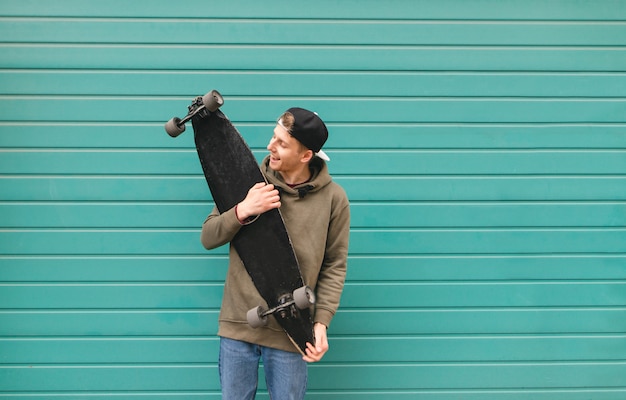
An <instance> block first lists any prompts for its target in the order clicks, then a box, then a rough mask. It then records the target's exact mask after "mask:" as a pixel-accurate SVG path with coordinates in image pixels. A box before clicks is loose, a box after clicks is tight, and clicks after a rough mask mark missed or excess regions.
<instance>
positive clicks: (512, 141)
mask: <svg viewBox="0 0 626 400" xmlns="http://www.w3.org/2000/svg"><path fill="white" fill-rule="evenodd" d="M279 112H282V111H279ZM268 118H271V116H269V115H268V116H267V118H266V119H268ZM233 122H234V124H235V126H236V127H237V129H238V130H239V132H240V133H241V134H242V136H243V137H244V139H245V140H246V141H247V143H248V144H249V146H250V147H251V148H254V149H257V150H261V149H264V148H265V146H267V143H268V141H269V135H270V133H271V132H272V129H273V128H274V124H273V123H272V122H269V123H266V124H262V123H257V124H255V123H244V122H242V123H240V122H237V121H233ZM163 123H164V122H163ZM163 123H106V124H101V123H47V122H46V123H37V122H23V123H18V122H16V123H10V122H3V123H2V122H0V143H2V146H3V147H6V148H46V147H50V148H64V149H72V148H99V149H107V148H117V149H119V148H125V149H133V148H140V149H146V148H153V149H156V148H159V149H160V148H186V149H194V148H195V147H194V143H193V139H192V136H193V135H192V134H191V130H190V131H189V132H187V133H185V134H184V136H182V137H180V138H177V139H172V138H171V137H169V136H168V135H166V134H165V130H164V129H163ZM328 128H329V131H330V136H329V138H328V142H327V143H326V145H325V146H324V148H325V149H326V150H327V152H328V153H329V154H330V155H331V156H332V155H333V149H341V148H344V149H351V148H352V149H353V148H358V149H450V148H456V149H506V150H510V149H529V148H532V149H624V148H626V128H625V125H623V124H600V125H590V124H578V125H576V124H570V125H567V124H554V125H553V124H546V125H541V124H525V125H524V124H521V125H518V124H482V125H481V124H458V125H455V124H430V125H429V124H376V123H368V124H336V123H328ZM329 149H330V150H329ZM331 169H332V164H331Z"/></svg>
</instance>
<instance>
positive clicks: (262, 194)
mask: <svg viewBox="0 0 626 400" xmlns="http://www.w3.org/2000/svg"><path fill="white" fill-rule="evenodd" d="M278 207H280V195H279V193H278V190H277V189H275V188H274V185H272V184H266V183H265V182H259V183H257V184H255V185H254V186H252V187H251V188H250V190H248V194H247V196H246V198H245V199H243V200H242V201H241V202H240V203H239V204H237V219H239V221H246V220H248V219H249V218H251V217H255V216H257V215H260V214H263V213H264V212H266V211H269V210H272V209H274V208H278Z"/></svg>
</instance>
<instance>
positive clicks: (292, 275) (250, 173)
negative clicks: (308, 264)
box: [165, 90, 315, 354]
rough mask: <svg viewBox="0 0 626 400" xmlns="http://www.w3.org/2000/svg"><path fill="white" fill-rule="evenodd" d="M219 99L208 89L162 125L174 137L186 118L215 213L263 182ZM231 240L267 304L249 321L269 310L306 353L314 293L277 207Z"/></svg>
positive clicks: (259, 321) (258, 321)
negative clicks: (180, 114) (181, 113)
mask: <svg viewBox="0 0 626 400" xmlns="http://www.w3.org/2000/svg"><path fill="white" fill-rule="evenodd" d="M223 104H224V100H223V97H222V96H221V95H220V94H219V93H218V92H217V91H216V90H213V91H211V92H209V93H207V94H206V95H204V96H202V97H197V98H196V99H195V100H194V101H193V102H192V104H191V105H190V106H189V112H188V114H187V116H186V117H185V118H183V119H180V118H177V117H174V118H172V119H171V120H170V121H168V122H167V123H166V124H165V130H166V131H167V133H168V134H169V135H170V136H172V137H176V136H178V135H180V134H181V133H182V132H184V130H185V123H186V122H188V121H190V120H191V122H192V126H193V130H194V140H195V144H196V149H197V152H198V157H199V159H200V163H201V165H202V170H203V171H204V176H205V178H206V181H207V184H208V186H209V189H210V191H211V194H212V196H213V200H214V201H215V205H216V207H217V209H218V210H219V211H220V213H222V212H225V211H227V210H230V209H231V208H232V207H234V206H235V205H236V204H237V203H239V202H240V201H242V200H243V199H244V198H245V197H246V195H247V193H248V190H249V189H250V188H251V187H252V186H254V185H255V184H256V183H258V182H266V180H265V177H264V176H263V174H262V173H261V170H260V168H259V165H258V163H257V161H256V159H255V157H254V155H253V154H252V151H251V150H250V148H249V147H248V145H247V144H246V142H245V141H244V139H243V137H242V136H241V135H240V134H239V132H238V131H237V129H236V128H235V127H234V126H233V124H232V123H231V121H230V120H229V119H228V118H227V117H226V115H224V114H223V113H222V111H221V110H220V109H219V108H220V107H221V106H222V105H223ZM231 243H232V245H233V246H234V247H235V249H236V250H237V253H238V254H239V257H240V258H241V260H242V262H243V264H244V266H245V268H246V270H247V271H248V274H249V275H250V277H251V278H252V281H253V283H254V285H255V287H256V288H257V290H258V291H259V294H260V295H261V297H262V298H263V299H264V300H265V302H266V303H267V308H266V307H265V306H263V305H259V306H257V307H255V308H253V309H251V310H249V311H248V313H247V316H246V318H247V321H248V323H249V324H250V325H251V326H252V327H255V328H257V327H259V326H262V325H264V324H265V323H267V318H268V317H270V316H272V315H273V316H274V317H275V318H276V320H277V321H278V323H279V324H280V326H281V327H282V328H283V330H284V331H285V332H286V334H287V335H288V336H289V338H290V339H291V341H292V343H293V344H294V345H295V347H296V348H297V349H298V350H299V351H300V352H301V353H302V354H305V351H306V343H307V342H308V343H312V344H314V343H315V339H314V333H313V319H312V315H311V310H310V308H311V306H312V305H313V304H314V302H315V295H314V294H313V291H312V290H311V289H310V288H308V287H307V286H305V284H304V281H303V279H302V274H301V272H300V268H299V266H298V261H297V259H296V256H295V253H294V251H293V247H292V245H291V240H290V238H289V235H288V233H287V229H286V228H285V223H284V221H283V218H282V215H281V213H280V210H279V209H274V210H270V211H268V212H265V213H263V214H261V215H259V216H258V217H257V218H256V220H254V222H252V223H250V224H248V225H244V226H242V227H241V229H240V231H239V232H238V233H237V235H235V237H234V238H233V240H232V242H231Z"/></svg>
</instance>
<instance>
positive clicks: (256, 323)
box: [246, 306, 267, 329]
mask: <svg viewBox="0 0 626 400" xmlns="http://www.w3.org/2000/svg"><path fill="white" fill-rule="evenodd" d="M263 312H264V310H263V307H261V306H258V307H254V308H252V309H250V310H248V313H247V314H246V319H247V320H248V325H250V326H251V327H253V328H255V329H256V328H260V327H262V326H265V325H267V316H263V315H262V314H263Z"/></svg>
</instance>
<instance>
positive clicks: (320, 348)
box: [302, 322, 328, 363]
mask: <svg viewBox="0 0 626 400" xmlns="http://www.w3.org/2000/svg"><path fill="white" fill-rule="evenodd" d="M313 330H314V332H315V346H313V345H312V344H311V343H307V344H306V347H307V349H306V355H305V356H304V357H302V359H303V360H304V361H306V362H309V363H312V362H318V361H319V360H321V359H322V357H324V354H326V352H327V351H328V337H327V336H326V325H324V324H321V323H319V322H318V323H316V324H315V326H314V327H313Z"/></svg>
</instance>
